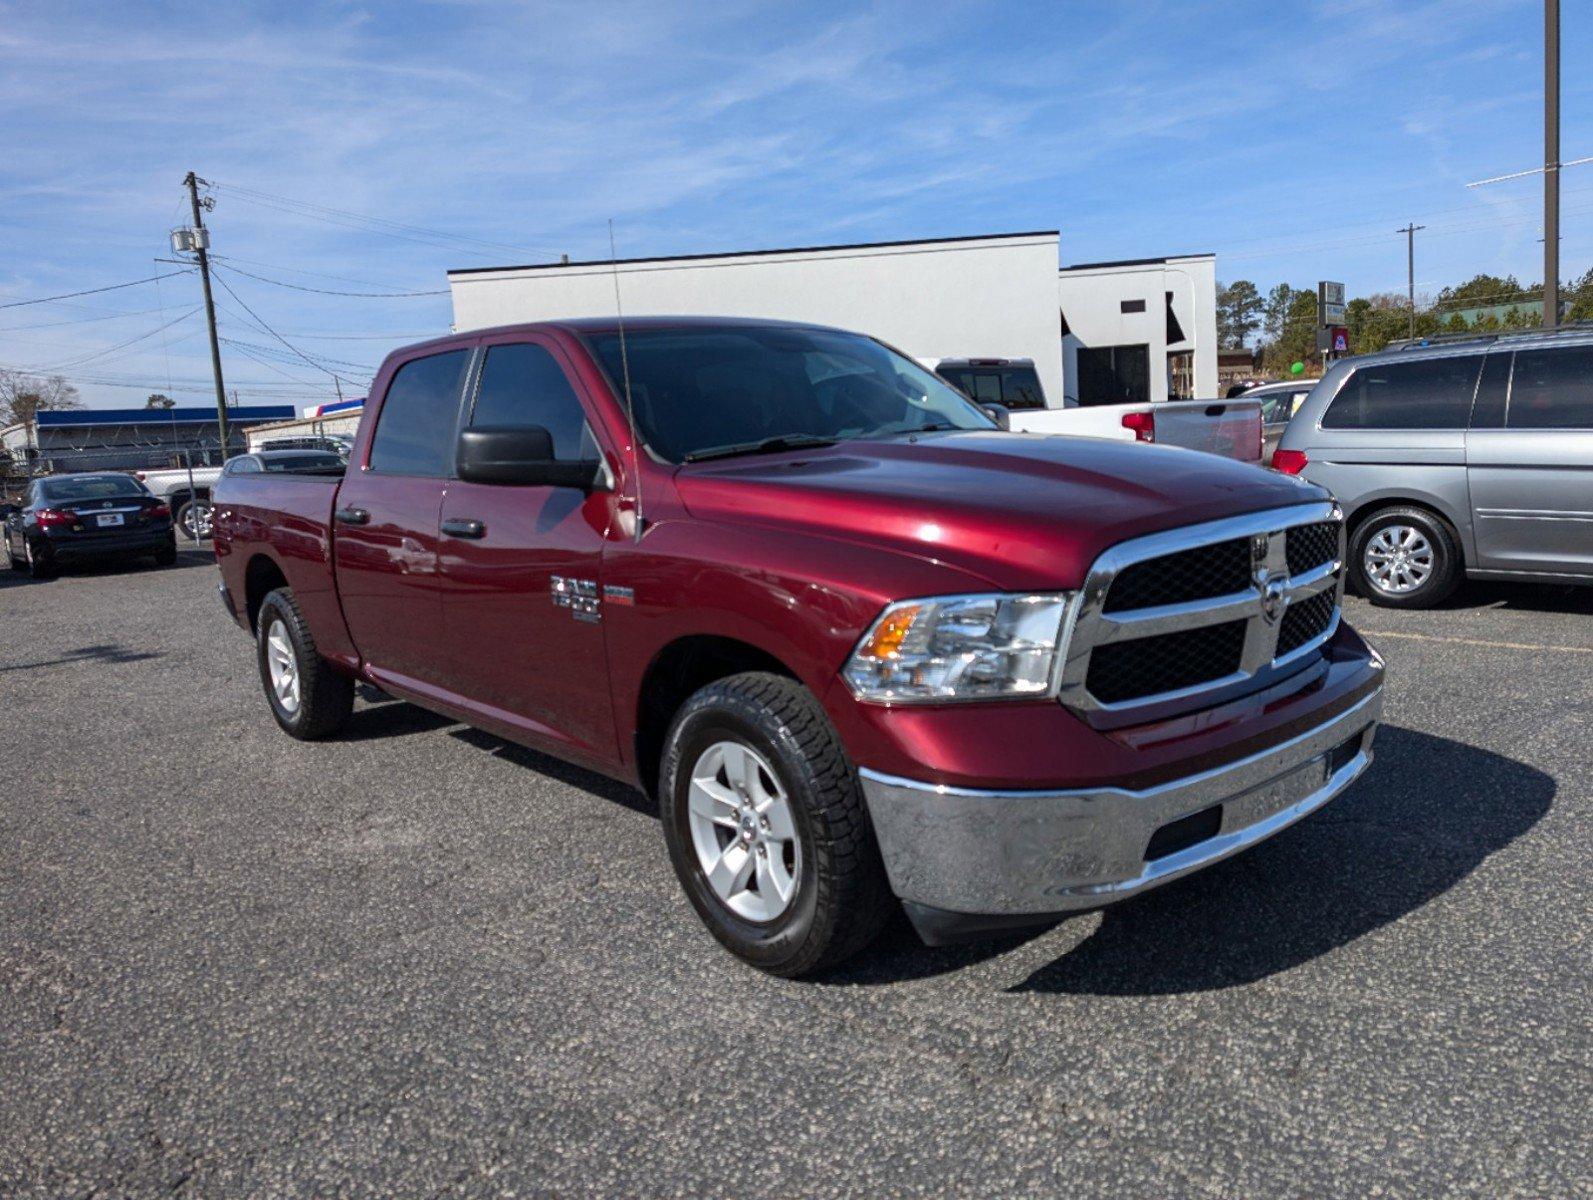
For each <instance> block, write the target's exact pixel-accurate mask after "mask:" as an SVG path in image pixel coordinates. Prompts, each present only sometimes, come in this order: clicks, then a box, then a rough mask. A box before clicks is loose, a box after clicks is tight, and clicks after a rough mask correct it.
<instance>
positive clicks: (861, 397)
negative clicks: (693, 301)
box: [590, 325, 995, 462]
mask: <svg viewBox="0 0 1593 1200" xmlns="http://www.w3.org/2000/svg"><path fill="white" fill-rule="evenodd" d="M590 343H591V346H592V349H593V351H594V352H595V353H596V355H597V357H598V359H599V361H600V362H601V363H602V365H603V367H604V369H605V370H606V371H607V372H608V375H609V378H610V379H612V380H613V381H614V383H615V386H616V390H618V389H620V388H622V387H623V383H622V381H623V380H624V378H625V364H624V363H622V361H621V358H620V340H619V336H618V334H612V333H602V334H596V335H593V336H592V337H591V338H590ZM625 350H626V356H627V358H628V360H629V367H630V381H631V399H632V403H633V404H634V406H635V409H636V424H637V426H638V427H639V429H640V431H641V435H642V440H643V441H644V442H646V443H647V445H648V446H649V447H650V448H651V449H652V450H653V451H654V452H655V453H656V454H658V455H659V456H660V457H662V458H665V459H668V460H669V461H670V462H683V461H685V460H686V459H687V458H688V457H706V456H707V452H709V451H714V450H725V449H730V448H744V449H746V450H752V449H756V448H759V444H760V443H763V442H771V443H772V442H773V440H774V439H786V440H788V441H790V442H795V443H797V444H802V443H807V444H813V443H814V442H815V441H840V440H844V439H849V438H867V437H890V436H893V435H896V434H904V433H913V432H916V431H920V430H930V429H993V428H995V422H993V421H992V420H991V419H990V418H989V417H987V416H986V415H985V414H984V413H983V412H981V411H980V410H979V409H978V408H977V407H975V406H974V405H973V404H970V403H969V402H968V400H967V399H965V398H964V397H963V396H961V395H960V394H959V393H958V392H957V391H956V390H954V389H953V388H951V387H949V386H947V385H946V384H945V383H944V382H942V381H941V380H940V379H938V378H936V377H935V376H934V375H932V374H931V373H930V372H928V371H926V370H925V369H924V368H923V367H920V366H919V365H918V364H917V363H915V362H913V361H912V360H911V359H908V358H904V357H903V356H902V355H900V354H897V353H895V352H894V351H891V350H887V349H886V348H885V347H884V346H882V345H880V344H879V343H878V342H876V341H874V340H873V339H872V338H867V337H863V336H861V335H860V334H855V333H840V332H835V331H831V330H821V329H796V328H785V327H779V326H757V325H752V326H725V327H722V328H713V327H703V326H699V327H695V328H682V329H643V330H638V331H637V332H635V333H627V334H626V336H625ZM763 448H767V449H780V448H787V447H781V446H778V445H776V444H771V445H770V446H768V447H763Z"/></svg>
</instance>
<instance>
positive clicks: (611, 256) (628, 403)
mask: <svg viewBox="0 0 1593 1200" xmlns="http://www.w3.org/2000/svg"><path fill="white" fill-rule="evenodd" d="M608 261H609V266H610V268H611V269H612V271H613V274H614V316H615V318H616V320H617V321H618V323H619V344H620V370H621V372H622V373H623V375H624V377H625V379H624V382H625V419H626V421H628V422H629V423H630V427H631V474H632V475H633V476H634V477H635V479H636V540H637V541H638V542H640V541H641V540H642V529H643V527H644V522H643V519H642V439H641V436H640V435H639V434H638V433H637V432H636V402H635V401H634V400H633V399H632V398H631V360H630V355H629V354H628V353H627V352H626V349H625V309H624V308H623V307H622V306H621V305H620V286H619V252H618V251H617V250H616V249H615V248H614V218H613V217H610V218H609V219H608Z"/></svg>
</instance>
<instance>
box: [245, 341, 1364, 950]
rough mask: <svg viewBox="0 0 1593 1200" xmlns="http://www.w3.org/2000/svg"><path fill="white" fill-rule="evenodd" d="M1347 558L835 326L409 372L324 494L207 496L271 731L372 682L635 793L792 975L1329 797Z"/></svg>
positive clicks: (988, 917) (462, 360)
mask: <svg viewBox="0 0 1593 1200" xmlns="http://www.w3.org/2000/svg"><path fill="white" fill-rule="evenodd" d="M638 442H639V445H638ZM1342 536H1343V531H1342V523H1341V521H1340V517H1339V512H1338V509H1337V508H1336V507H1335V506H1334V505H1333V503H1332V502H1331V500H1330V499H1329V497H1328V495H1327V493H1326V492H1325V491H1324V490H1323V489H1322V488H1320V487H1317V486H1315V485H1312V484H1309V483H1305V482H1303V481H1301V480H1298V479H1290V478H1288V477H1286V476H1283V475H1280V474H1277V473H1275V472H1272V471H1266V470H1263V469H1260V468H1258V467H1256V466H1252V465H1245V464H1241V463H1235V462H1231V461H1227V460H1224V459H1221V458H1217V457H1215V456H1213V455H1209V454H1196V453H1191V452H1188V451H1183V450H1177V449H1173V448H1170V447H1165V446H1144V445H1135V444H1132V443H1121V442H1114V441H1106V440H1101V439H1089V438H1058V437H1034V436H1026V435H1022V434H1012V433H1007V432H1003V431H1001V430H1000V429H999V428H998V427H997V426H996V425H995V424H994V423H993V422H992V421H991V420H990V419H989V418H988V417H986V416H985V415H984V414H983V413H982V412H981V411H979V409H978V408H977V407H975V406H974V405H973V404H972V403H970V402H969V401H968V400H967V399H966V398H965V397H963V396H962V395H961V394H960V393H958V392H956V391H955V390H953V389H952V388H951V387H949V386H947V385H946V384H944V383H943V382H942V381H941V380H939V379H938V378H937V377H936V376H934V375H933V374H931V373H930V372H929V371H927V370H925V369H924V368H922V367H921V366H919V365H918V364H917V363H915V362H913V361H912V360H910V359H908V358H905V357H903V356H901V355H898V354H897V353H895V352H894V351H892V350H890V349H889V348H888V347H886V346H884V345H881V344H880V343H879V342H877V341H874V340H872V339H870V338H867V337H864V336H862V335H859V334H853V333H846V332H842V331H839V330H832V329H826V328H820V327H815V326H805V325H795V324H787V323H782V322H773V321H729V320H723V319H711V318H663V317H656V318H650V319H647V320H638V321H635V322H632V323H628V324H627V325H626V326H625V327H624V328H623V329H621V328H620V327H618V326H617V325H616V323H615V322H613V321H604V320H581V321H564V322H550V323H546V324H538V325H526V326H518V327H509V328H501V329H494V330H489V331H485V332H480V333H473V334H461V335H456V336H453V337H448V338H443V339H439V340H437V341H433V342H428V343H423V344H421V345H417V346H411V347H408V348H406V349H404V350H400V351H397V352H395V353H394V354H392V355H389V356H388V358H387V360H386V361H385V362H384V363H383V365H382V368H381V370H380V372H379V373H378V375H377V378H376V380H375V384H374V388H373V391H372V399H371V402H370V403H369V404H367V406H366V408H365V411H364V414H363V416H362V419H361V423H360V427H359V432H358V434H357V436H356V439H355V444H354V453H353V457H352V458H351V460H350V463H349V467H348V471H347V473H346V474H345V475H344V476H343V477H342V478H341V479H336V478H326V477H316V476H309V475H293V474H269V473H261V474H228V475H226V476H224V477H223V478H222V479H221V481H220V482H219V483H218V485H217V489H216V516H215V548H216V557H217V561H218V563H219V565H220V569H221V583H220V591H221V600H222V603H223V604H224V605H225V606H226V609H227V611H228V613H229V614H231V616H232V617H233V618H234V619H235V620H236V621H237V623H238V624H239V625H240V626H241V627H242V628H244V629H245V630H248V631H251V632H252V633H253V634H254V635H255V639H256V656H257V663H258V669H259V673H260V678H261V682H262V685H263V688H264V691H265V694H266V699H267V701H268V703H269V706H270V710H271V713H272V715H273V717H274V718H275V720H276V721H277V723H278V724H279V725H280V726H281V727H282V729H284V730H285V731H286V732H287V733H288V734H290V735H292V736H294V737H298V738H317V737H324V736H326V735H328V734H330V733H331V732H333V731H334V730H336V729H337V728H339V726H341V725H342V723H343V722H344V721H345V720H346V718H347V717H348V716H349V712H350V708H351V705H352V703H353V695H354V684H355V681H356V680H366V681H369V682H370V683H373V684H375V685H376V686H378V687H379V688H381V689H382V690H383V691H385V692H387V693H388V694H390V695H392V696H396V697H399V698H401V699H404V700H409V701H411V702H413V703H416V704H419V705H421V706H423V707H425V708H429V709H432V710H434V711H436V712H439V713H443V714H446V715H447V716H449V717H450V718H452V719H455V720H460V721H464V722H467V723H469V724H471V725H475V726H479V727H480V728H482V729H485V730H488V731H490V732H491V733H493V734H496V735H498V736H501V737H504V738H507V739H509V740H511V741H514V742H519V743H523V744H525V745H527V746H532V747H535V748H537V749H539V750H542V751H545V752H547V753H550V754H553V755H556V756H558V757H560V758H564V759H568V760H570V761H572V762H576V763H579V764H581V765H583V766H586V767H589V768H592V769H594V770H596V771H600V772H603V773H605V774H608V775H610V776H613V777H615V778H617V779H621V780H625V781H627V782H629V783H632V784H635V785H637V786H639V787H641V788H643V789H645V790H646V791H647V792H649V793H650V794H651V795H652V796H654V797H655V798H656V799H657V801H658V803H659V808H660V815H661V818H662V825H663V833H664V839H665V842H666V844H667V846H668V850H669V854H670V858H671V861H672V862H673V864H674V868H675V871H676V873H677V875H678V876H679V879H680V882H681V885H682V887H683V889H684V890H685V892H686V894H687V896H688V898H689V899H690V901H691V903H692V905H693V906H694V908H695V909H696V911H697V913H698V914H699V915H700V917H701V918H702V920H703V922H704V923H705V924H706V925H707V926H708V928H709V929H710V930H711V931H712V933H713V935H714V936H715V937H716V938H718V940H719V941H720V942H721V943H723V944H724V945H725V946H726V947H728V948H729V949H730V950H732V951H733V952H734V953H736V954H738V955H740V956H741V957H742V958H744V959H745V960H747V961H748V962H751V963H753V964H755V965H756V966H758V967H760V968H762V969H764V970H766V971H770V972H774V973H777V974H784V975H798V974H802V973H806V972H810V971H815V970H821V969H823V968H825V967H827V966H829V965H831V964H834V963H836V962H839V961H840V960H842V959H844V958H846V957H847V956H848V955H851V954H853V953H854V952H856V951H858V950H859V949H861V948H862V947H863V946H865V945H867V944H868V942H869V941H870V939H872V938H873V937H874V935H875V933H876V932H877V931H878V930H879V929H880V928H881V927H882V925H883V924H884V922H885V921H886V920H887V918H888V917H889V915H890V913H891V912H892V911H893V909H894V907H895V904H896V902H897V901H898V900H899V901H900V903H901V904H902V905H903V906H904V907H905V909H906V912H907V914H908V916H909V917H910V918H911V920H912V921H913V923H914V925H915V926H916V927H917V929H918V931H919V933H920V935H921V936H922V937H923V938H924V940H925V941H927V942H930V943H932V944H938V943H940V942H944V941H948V940H953V939H955V938H959V937H967V936H973V935H978V934H981V933H989V932H991V931H994V930H998V929H1006V928H1012V927H1017V926H1024V925H1036V924H1038V925H1043V924H1047V923H1051V922H1054V921H1056V920H1058V919H1060V918H1061V916H1063V915H1064V914H1066V913H1068V912H1071V911H1076V910H1079V909H1085V908H1094V907H1098V906H1100V905H1103V904H1107V903H1110V902H1113V901H1116V900H1121V899H1124V898H1126V897H1129V896H1134V895H1137V894H1139V893H1141V892H1143V891H1145V890H1147V889H1149V888H1152V887H1155V886H1157V885H1159V884H1162V883H1165V882H1167V881H1168V880H1170V879H1175V878H1178V877H1179V876H1182V875H1185V874H1187V873H1189V872H1191V871H1194V870H1197V869H1199V868H1201V867H1204V866H1206V865H1208V864H1210V863H1213V862H1215V861H1217V860H1219V859H1221V858H1225V857H1227V856H1228V855H1230V854H1233V853H1235V852H1236V851H1239V850H1241V849H1243V848H1245V847H1247V846H1250V845H1253V844H1255V843H1256V842H1259V841H1261V840H1262V839H1263V838H1266V837H1269V836H1270V835H1272V834H1274V833H1276V832H1277V831H1278V830H1280V829H1282V828H1284V827H1285V826H1287V825H1289V824H1291V823H1292V822H1294V821H1296V820H1298V819H1299V818H1301V817H1303V816H1305V815H1306V814H1307V813H1309V812H1311V811H1313V810H1315V809H1317V808H1319V807H1320V806H1321V805H1323V804H1325V803H1327V802H1328V801H1329V800H1330V799H1332V797H1333V796H1335V795H1337V794H1338V793H1339V792H1341V791H1342V790H1343V789H1344V787H1345V786H1347V785H1348V784H1349V783H1350V781H1351V780H1353V779H1354V778H1355V777H1356V776H1357V775H1359V774H1360V773H1361V771H1363V770H1364V769H1365V768H1366V766H1367V764H1368V763H1369V761H1370V759H1371V752H1372V734H1373V729H1374V726H1375V725H1376V722H1377V719H1378V714H1379V711H1380V706H1381V703H1382V699H1381V697H1382V686H1383V672H1382V662H1381V660H1380V659H1379V658H1378V656H1377V655H1376V654H1375V652H1374V651H1373V650H1372V649H1371V648H1369V647H1368V646H1367V645H1366V643H1365V642H1363V641H1362V640H1361V638H1360V637H1358V636H1357V635H1356V634H1355V633H1354V632H1353V631H1352V630H1351V629H1350V627H1349V626H1348V625H1347V624H1346V623H1345V622H1344V621H1343V620H1342V619H1341V617H1340V613H1339V597H1340V591H1341V587H1340V574H1341V573H1340V561H1341V558H1342V554H1343V548H1342ZM1323 869H1324V871H1326V872H1331V870H1332V867H1331V864H1324V868H1323ZM1301 886H1311V885H1310V884H1309V882H1308V881H1305V880H1302V881H1301ZM893 894H894V896H895V897H896V899H895V900H893V899H892V896H893ZM1190 953H1201V950H1200V948H1199V947H1197V946H1191V948H1190Z"/></svg>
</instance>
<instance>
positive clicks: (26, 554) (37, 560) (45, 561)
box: [22, 534, 59, 579]
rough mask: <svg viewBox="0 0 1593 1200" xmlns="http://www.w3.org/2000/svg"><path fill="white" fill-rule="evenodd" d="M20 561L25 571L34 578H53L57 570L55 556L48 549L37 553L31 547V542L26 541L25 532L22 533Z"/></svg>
mask: <svg viewBox="0 0 1593 1200" xmlns="http://www.w3.org/2000/svg"><path fill="white" fill-rule="evenodd" d="M22 561H23V563H24V565H25V566H26V568H27V572H28V574H29V575H31V576H32V577H33V578H34V579H54V578H55V577H56V575H57V573H58V572H59V568H58V567H57V566H56V565H55V556H54V555H53V554H51V553H50V552H49V551H45V552H44V553H42V554H41V553H39V552H38V551H37V550H35V549H34V548H33V543H32V542H30V541H28V537H27V534H23V535H22Z"/></svg>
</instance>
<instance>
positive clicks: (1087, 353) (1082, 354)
mask: <svg viewBox="0 0 1593 1200" xmlns="http://www.w3.org/2000/svg"><path fill="white" fill-rule="evenodd" d="M1077 362H1078V372H1079V393H1078V394H1079V403H1080V404H1148V403H1150V347H1149V346H1147V345H1144V344H1140V345H1129V346H1088V347H1085V346H1081V347H1079V352H1078V360H1077Z"/></svg>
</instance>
